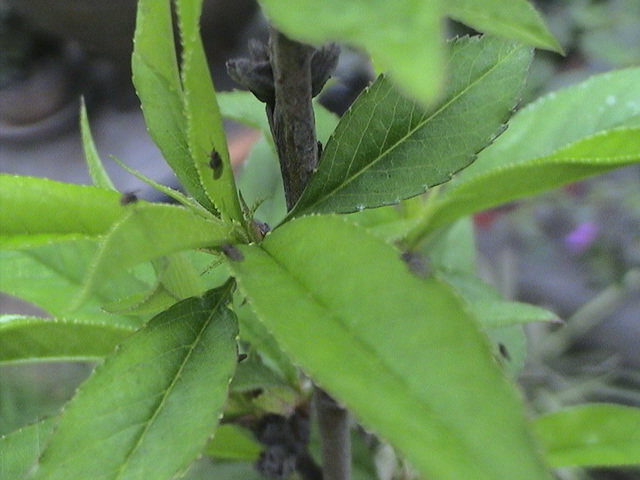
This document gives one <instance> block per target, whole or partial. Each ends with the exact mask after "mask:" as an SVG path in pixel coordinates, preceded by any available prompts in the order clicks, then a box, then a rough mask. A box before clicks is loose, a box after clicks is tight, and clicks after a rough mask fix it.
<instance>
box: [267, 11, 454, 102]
mask: <svg viewBox="0 0 640 480" xmlns="http://www.w3.org/2000/svg"><path fill="white" fill-rule="evenodd" d="M260 5H261V6H262V7H263V9H264V10H265V12H266V14H267V17H268V18H269V20H270V21H271V22H273V23H274V24H275V25H276V27H278V29H280V30H281V31H283V32H284V33H286V34H287V35H289V36H291V37H293V38H295V39H298V40H302V41H305V42H307V43H313V44H319V43H323V42H327V41H338V42H343V43H346V44H350V45H357V46H359V47H361V48H363V49H365V50H366V51H367V52H368V53H370V54H371V56H372V58H373V61H374V63H375V64H376V65H377V66H378V67H379V68H380V69H381V70H383V71H384V70H391V73H392V76H393V78H394V80H395V81H396V82H398V85H399V86H400V87H401V88H402V90H403V91H404V92H406V93H407V94H409V95H411V96H412V97H413V98H415V99H417V100H419V101H420V102H421V103H422V104H424V105H427V104H429V103H430V102H432V101H433V100H434V99H435V98H436V96H437V95H438V90H439V86H440V83H441V81H442V77H443V76H444V75H443V73H444V71H443V61H442V60H443V55H442V53H443V52H442V50H443V49H442V45H441V39H440V22H441V11H440V1H439V0H396V1H394V2H387V1H385V0H376V1H371V0H351V1H349V2H344V1H341V0H320V1H317V0H315V1H311V0H291V1H288V2H283V1H281V0H261V2H260ZM337 12H339V14H337Z"/></svg>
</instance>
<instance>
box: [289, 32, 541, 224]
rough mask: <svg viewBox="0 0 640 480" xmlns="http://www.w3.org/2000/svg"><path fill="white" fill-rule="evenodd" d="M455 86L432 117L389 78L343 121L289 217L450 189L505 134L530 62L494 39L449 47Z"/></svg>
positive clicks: (450, 86) (451, 82)
mask: <svg viewBox="0 0 640 480" xmlns="http://www.w3.org/2000/svg"><path fill="white" fill-rule="evenodd" d="M451 49H452V51H451V61H450V63H449V83H448V85H447V88H446V91H445V94H444V95H443V97H442V98H441V99H440V100H439V102H438V103H437V104H436V105H435V106H433V107H432V108H431V109H429V110H424V109H422V108H421V107H420V106H419V105H418V104H417V103H416V102H414V101H411V100H409V99H407V98H406V97H404V96H402V95H401V94H400V93H399V92H398V91H397V90H396V89H394V88H393V86H392V85H391V83H390V82H389V81H388V80H387V79H386V78H384V77H381V78H379V79H378V80H377V81H376V83H374V84H373V86H372V87H371V88H370V89H369V90H368V91H366V92H365V93H363V94H362V95H361V96H360V97H359V98H358V99H357V100H356V102H355V104H354V105H353V106H352V107H351V109H350V110H349V111H348V112H347V113H346V114H345V115H344V116H343V117H342V120H341V121H340V123H339V125H338V127H337V129H336V131H335V133H334V134H333V135H332V136H331V138H330V139H329V141H328V142H327V145H326V147H325V149H324V153H323V154H322V158H321V160H320V164H319V166H318V171H317V172H316V173H315V174H314V175H313V176H312V177H311V180H310V182H309V184H308V185H307V188H306V189H305V191H304V192H303V194H302V197H301V198H300V200H299V202H298V204H296V206H295V207H294V209H293V211H292V212H291V214H290V216H299V215H302V214H305V213H311V212H319V213H327V212H340V213H346V212H353V211H356V210H362V209H364V208H369V207H378V206H381V205H388V204H393V203H397V202H398V201H400V200H401V199H404V198H408V197H411V196H414V195H418V194H420V193H423V192H424V191H425V190H427V189H428V188H429V187H431V186H434V185H438V184H440V183H443V182H446V181H447V180H449V179H450V178H451V176H452V175H453V174H454V173H455V172H457V171H459V170H461V169H462V168H464V167H466V166H467V165H469V164H470V163H471V162H472V161H473V160H474V158H475V155H476V154H477V153H478V152H479V151H480V150H481V149H483V148H484V147H486V146H487V145H488V144H489V143H490V142H491V141H492V139H493V138H494V137H495V136H496V135H498V134H499V133H500V132H501V131H502V130H503V129H504V126H503V123H504V122H505V121H506V119H507V118H508V116H509V112H510V111H511V109H512V108H513V107H514V105H515V104H516V102H517V99H518V96H519V95H520V91H521V89H522V87H523V85H524V80H525V75H526V73H527V70H528V67H529V63H530V61H531V51H530V50H529V49H527V48H525V47H523V46H520V45H516V44H513V43H508V42H505V41H503V40H500V39H497V38H491V37H482V38H478V37H473V38H464V39H460V40H457V41H455V42H454V43H453V44H452V45H451Z"/></svg>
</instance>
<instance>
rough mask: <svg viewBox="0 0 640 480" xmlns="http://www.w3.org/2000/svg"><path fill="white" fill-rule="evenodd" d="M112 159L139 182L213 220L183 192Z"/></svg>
mask: <svg viewBox="0 0 640 480" xmlns="http://www.w3.org/2000/svg"><path fill="white" fill-rule="evenodd" d="M110 158H111V159H112V160H113V161H114V162H116V163H117V164H118V165H119V166H120V167H121V168H122V169H123V170H126V171H127V172H129V173H130V174H131V175H133V176H134V177H136V178H137V179H138V180H140V181H142V182H144V183H146V184H147V185H149V186H150V187H151V188H153V189H155V190H157V191H158V192H161V193H164V194H165V195H166V196H167V197H169V198H172V199H174V200H175V201H176V203H179V204H181V205H184V206H185V207H187V208H190V209H191V210H193V211H194V212H195V213H198V214H200V215H201V216H203V217H204V218H212V217H213V215H212V214H211V212H209V211H208V210H207V209H205V208H204V207H203V206H202V205H200V204H199V203H198V202H196V201H195V200H194V199H192V198H191V197H187V196H186V195H184V194H183V193H182V192H179V191H178V190H174V189H173V188H171V187H167V186H166V185H162V184H160V183H158V182H156V181H154V180H151V179H150V178H149V177H145V176H144V175H143V174H142V173H140V172H138V171H137V170H135V169H133V168H131V167H130V166H128V165H127V164H125V163H124V162H123V161H122V160H120V159H119V158H117V157H114V156H113V155H111V156H110Z"/></svg>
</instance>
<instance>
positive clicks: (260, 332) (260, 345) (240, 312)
mask: <svg viewBox="0 0 640 480" xmlns="http://www.w3.org/2000/svg"><path fill="white" fill-rule="evenodd" d="M235 300H236V301H235V302H234V308H233V311H234V312H235V313H236V315H237V316H238V323H239V326H240V338H242V339H243V340H246V341H248V342H249V343H250V344H251V346H252V347H253V348H255V349H256V350H257V351H258V352H260V356H261V357H265V356H266V358H267V360H268V361H269V364H270V365H275V367H276V368H277V369H278V370H279V371H280V373H281V374H282V376H283V377H284V378H286V379H287V381H288V382H289V385H290V386H292V387H296V388H297V387H298V371H297V370H296V368H295V367H294V366H293V365H292V363H291V361H290V360H289V358H288V357H287V356H286V355H285V354H284V352H283V351H282V350H281V349H280V347H279V346H278V343H277V342H276V339H275V338H273V335H271V333H269V330H267V328H266V327H265V326H264V324H263V323H262V322H260V320H258V318H257V317H256V314H255V313H254V312H253V310H251V307H250V306H249V305H248V304H246V303H243V301H242V300H241V299H239V298H236V299H235Z"/></svg>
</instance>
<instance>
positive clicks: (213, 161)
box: [209, 150, 223, 180]
mask: <svg viewBox="0 0 640 480" xmlns="http://www.w3.org/2000/svg"><path fill="white" fill-rule="evenodd" d="M209 166H210V167H211V170H213V178H214V180H217V179H219V178H220V176H221V175H222V167H223V163H222V158H220V154H219V153H218V152H216V151H215V150H213V151H212V152H211V155H210V156H209Z"/></svg>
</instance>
